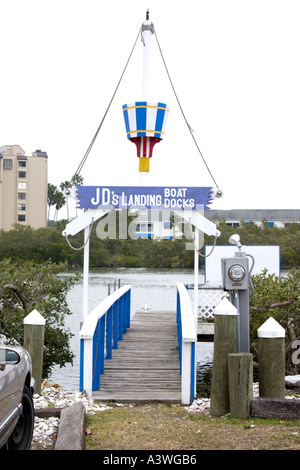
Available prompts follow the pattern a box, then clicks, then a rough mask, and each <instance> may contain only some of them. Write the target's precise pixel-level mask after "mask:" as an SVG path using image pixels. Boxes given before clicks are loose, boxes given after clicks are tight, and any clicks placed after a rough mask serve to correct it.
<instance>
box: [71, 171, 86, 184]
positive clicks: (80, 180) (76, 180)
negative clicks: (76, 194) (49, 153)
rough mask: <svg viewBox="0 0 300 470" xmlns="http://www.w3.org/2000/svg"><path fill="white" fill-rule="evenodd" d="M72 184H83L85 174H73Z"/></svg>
mask: <svg viewBox="0 0 300 470" xmlns="http://www.w3.org/2000/svg"><path fill="white" fill-rule="evenodd" d="M71 184H72V186H82V185H83V176H80V175H79V174H78V173H75V175H73V176H72V179H71Z"/></svg>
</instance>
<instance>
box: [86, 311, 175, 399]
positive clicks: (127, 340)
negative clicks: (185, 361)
mask: <svg viewBox="0 0 300 470" xmlns="http://www.w3.org/2000/svg"><path fill="white" fill-rule="evenodd" d="M93 399H95V400H100V401H103V402H126V403H128V402H134V403H145V402H168V403H180V402H181V376H180V363H179V352H178V344H177V325H176V313H175V312H173V311H172V312H170V311H152V310H150V311H147V312H145V311H142V310H138V311H137V312H136V313H135V314H134V316H133V318H132V319H131V326H130V328H128V330H127V333H126V334H124V335H123V340H122V341H119V346H118V349H114V350H113V353H112V359H107V360H105V368H104V374H101V376H100V390H97V391H94V392H93Z"/></svg>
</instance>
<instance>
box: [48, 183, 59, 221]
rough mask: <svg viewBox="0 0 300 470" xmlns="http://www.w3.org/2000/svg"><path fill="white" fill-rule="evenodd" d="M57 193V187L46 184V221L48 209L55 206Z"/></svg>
mask: <svg viewBox="0 0 300 470" xmlns="http://www.w3.org/2000/svg"><path fill="white" fill-rule="evenodd" d="M56 192H57V187H56V186H54V184H50V183H48V220H49V219H50V208H51V206H54V205H55V204H56V202H55V194H56Z"/></svg>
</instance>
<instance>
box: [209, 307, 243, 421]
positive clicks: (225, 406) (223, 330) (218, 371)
mask: <svg viewBox="0 0 300 470" xmlns="http://www.w3.org/2000/svg"><path fill="white" fill-rule="evenodd" d="M214 318H215V320H214V326H215V336H214V356H213V367H212V383H211V405H210V414H211V415H212V416H222V415H224V414H226V413H229V410H230V404H229V384H228V354H231V353H235V352H237V309H236V308H235V307H234V305H232V303H231V302H229V300H228V299H227V298H223V299H222V300H221V302H220V303H219V304H218V305H217V307H216V309H215V312H214Z"/></svg>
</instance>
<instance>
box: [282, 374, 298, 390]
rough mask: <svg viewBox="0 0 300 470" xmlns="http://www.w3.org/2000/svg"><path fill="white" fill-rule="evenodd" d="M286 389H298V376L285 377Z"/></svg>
mask: <svg viewBox="0 0 300 470" xmlns="http://www.w3.org/2000/svg"><path fill="white" fill-rule="evenodd" d="M285 386H286V388H300V375H286V377H285Z"/></svg>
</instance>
